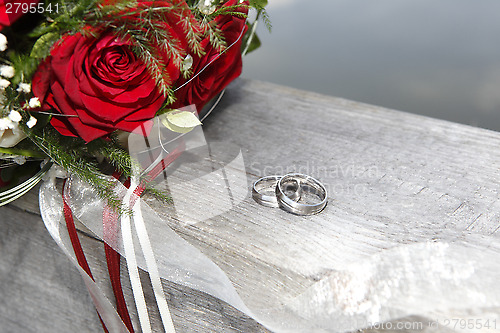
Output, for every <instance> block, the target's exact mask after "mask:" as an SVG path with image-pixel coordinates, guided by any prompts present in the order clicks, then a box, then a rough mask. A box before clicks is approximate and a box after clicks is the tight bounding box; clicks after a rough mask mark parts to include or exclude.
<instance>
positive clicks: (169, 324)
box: [133, 197, 175, 333]
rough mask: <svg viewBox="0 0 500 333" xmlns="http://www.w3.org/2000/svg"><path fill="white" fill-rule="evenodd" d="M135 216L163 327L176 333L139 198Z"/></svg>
mask: <svg viewBox="0 0 500 333" xmlns="http://www.w3.org/2000/svg"><path fill="white" fill-rule="evenodd" d="M133 216H134V225H135V229H136V231H137V236H138V238H139V242H140V244H141V248H142V252H143V254H144V259H145V260H146V266H147V269H148V272H149V277H150V280H151V285H152V286H153V291H154V294H155V298H156V303H157V305H158V310H159V311H160V317H161V320H162V323H163V327H164V329H165V332H166V333H175V328H174V323H173V321H172V317H171V315H170V311H169V309H168V304H167V300H166V299H165V293H164V291H163V287H162V284H161V279H160V273H159V272H158V266H157V264H156V259H155V256H154V253H153V247H152V246H151V241H150V239H149V236H148V232H147V230H146V225H145V224H144V219H143V217H142V212H141V199H140V198H139V197H137V201H136V203H135V204H134V205H133Z"/></svg>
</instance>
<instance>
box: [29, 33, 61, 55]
mask: <svg viewBox="0 0 500 333" xmlns="http://www.w3.org/2000/svg"><path fill="white" fill-rule="evenodd" d="M59 37H60V35H59V34H58V33H55V32H49V33H46V34H45V35H43V36H41V37H40V38H38V39H37V41H36V42H35V45H33V48H32V49H31V54H30V57H32V58H41V59H43V58H46V57H47V56H48V55H49V54H50V49H51V47H52V45H53V44H54V43H55V42H56V41H57V40H58V39H59Z"/></svg>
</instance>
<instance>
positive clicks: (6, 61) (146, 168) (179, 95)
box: [0, 0, 269, 332]
mask: <svg viewBox="0 0 500 333" xmlns="http://www.w3.org/2000/svg"><path fill="white" fill-rule="evenodd" d="M266 4H267V0H247V1H242V0H165V1H163V0H152V1H146V0H66V1H58V0H45V1H39V0H6V1H2V2H1V3H0V206H1V205H5V204H7V203H9V202H12V201H13V200H15V199H17V198H19V197H20V196H22V195H24V194H25V193H26V192H28V191H29V190H30V189H31V188H33V187H34V186H35V185H36V184H37V183H39V182H40V181H41V180H42V178H43V177H44V176H45V178H44V179H45V180H46V182H44V183H43V184H42V186H41V188H40V200H39V201H40V211H41V214H42V218H43V221H44V223H45V226H46V227H47V230H48V231H49V233H50V234H51V236H52V237H53V238H54V240H55V241H56V243H57V244H58V245H59V247H60V248H61V249H62V250H63V252H64V253H65V254H66V255H67V256H68V258H69V259H70V261H71V262H72V263H73V264H74V265H75V267H76V268H77V269H78V271H79V272H80V273H81V275H82V278H83V280H84V282H85V284H86V286H87V288H88V290H89V292H90V294H91V296H92V299H93V301H94V303H95V305H96V309H97V312H98V314H99V317H100V319H101V322H102V326H103V328H104V330H105V331H106V332H133V331H134V325H133V324H132V321H131V319H130V315H129V312H128V307H127V305H126V304H125V300H124V293H123V290H122V287H121V282H120V258H121V257H122V256H124V257H126V259H127V267H128V271H129V275H130V281H131V284H132V288H133V292H134V299H135V303H136V305H137V309H138V316H139V321H140V329H141V331H143V332H148V331H151V327H150V324H149V319H148V313H147V310H146V305H145V304H143V303H141V301H144V296H141V295H142V294H143V293H142V283H141V281H140V279H139V278H138V276H139V275H138V269H139V266H141V264H140V263H139V264H138V263H137V262H136V256H135V252H134V241H136V238H135V237H138V239H139V240H140V242H141V248H142V253H144V255H145V257H146V264H145V265H142V266H141V267H142V268H144V269H146V270H147V271H148V272H149V275H150V277H151V283H152V285H153V287H154V288H155V296H156V300H157V307H158V309H159V310H160V315H161V322H162V323H163V325H164V329H165V331H166V332H174V328H173V324H172V320H171V318H170V315H169V313H168V306H167V303H166V299H165V296H164V294H163V292H162V287H161V284H160V278H161V277H162V278H166V277H168V276H167V274H166V273H165V272H168V271H169V269H170V267H171V266H170V265H165V264H161V263H160V262H157V261H156V260H155V259H154V258H155V255H157V254H158V252H159V250H158V249H160V250H161V249H162V246H173V245H172V244H174V243H175V240H176V238H175V237H174V238H172V240H171V241H167V240H166V239H162V241H161V242H159V243H155V242H154V238H153V239H150V237H149V236H148V234H149V235H151V234H155V232H152V230H153V228H154V227H156V226H157V227H159V228H160V229H161V231H162V232H167V231H168V230H169V229H168V227H167V226H165V225H164V224H163V223H161V222H160V223H157V224H154V221H156V220H157V218H156V217H149V218H148V219H147V220H146V222H145V219H143V218H142V216H143V215H147V214H150V213H149V211H148V210H147V209H146V208H144V207H143V208H142V209H141V208H140V202H141V198H140V196H141V194H142V193H143V192H144V191H147V190H149V191H150V192H151V193H152V194H153V195H156V196H157V197H158V198H160V199H165V198H166V194H164V192H163V191H159V190H156V189H155V188H154V187H153V186H151V185H150V184H151V181H152V180H153V179H155V178H156V177H157V176H158V175H159V174H160V173H161V172H162V171H164V170H165V169H166V167H167V166H168V165H169V164H170V163H172V162H173V161H174V160H176V159H177V158H178V157H179V155H180V154H181V153H183V150H184V142H183V140H182V138H181V137H182V136H183V135H184V134H185V133H187V132H189V131H190V130H191V129H193V128H194V127H196V126H198V125H201V122H200V119H199V118H200V116H199V115H200V113H203V112H205V113H206V114H208V113H210V112H211V110H212V109H213V107H212V109H211V110H210V111H208V112H206V108H204V107H205V106H206V105H207V103H209V102H210V101H211V100H213V99H214V98H215V97H217V96H219V98H220V96H221V93H222V92H223V90H224V88H225V87H226V86H227V85H228V84H229V83H230V82H231V81H232V80H234V79H235V78H236V77H238V76H239V75H240V73H241V69H242V54H245V53H247V52H250V51H252V50H254V49H255V48H257V47H258V46H259V45H260V42H259V40H258V38H257V36H256V35H255V28H256V23H257V21H258V20H259V19H262V20H263V21H264V22H265V23H266V24H269V22H268V19H267V15H266V12H265V8H264V7H265V6H266ZM252 10H253V11H254V13H253V14H255V16H254V20H253V22H249V19H248V16H249V12H251V11H252ZM215 105H216V103H215ZM203 110H205V111H203ZM201 120H202V119H201ZM156 126H158V127H156ZM154 131H156V132H154ZM165 132H167V133H166V134H165ZM151 133H158V135H160V134H161V135H167V136H168V135H171V137H172V135H173V139H171V140H170V141H169V142H173V141H175V142H178V143H179V144H178V145H177V146H176V148H175V149H170V148H169V151H167V149H165V147H164V143H163V141H162V140H159V144H160V145H161V148H162V149H160V150H154V149H146V155H148V156H152V155H154V159H155V161H154V162H153V161H149V163H148V164H147V165H144V164H143V165H141V161H138V159H136V158H135V157H134V156H132V155H133V154H132V155H131V151H132V150H131V149H129V147H128V144H129V142H130V140H129V139H128V137H132V136H134V135H135V136H136V137H140V138H142V141H143V142H146V143H148V142H149V141H148V138H149V137H150V136H151V135H152V134H151ZM179 138H180V139H179ZM167 144H168V142H165V145H167ZM148 148H149V147H148ZM165 153H166V156H165ZM47 173H48V175H46V174H47ZM56 178H63V179H64V180H63V181H62V182H61V181H56ZM118 180H121V182H120V181H118ZM61 183H62V184H61ZM71 184H73V185H71ZM71 188H73V192H71ZM75 188H76V190H75ZM75 202H80V203H81V204H80V205H76V206H75V205H74V203H75ZM78 207H80V208H82V209H84V210H86V209H87V207H90V209H91V210H92V209H93V211H92V212H89V211H87V210H86V211H85V214H79V212H78ZM99 209H100V210H99ZM95 212H97V213H95ZM96 214H97V215H96ZM74 216H76V217H77V218H78V219H79V220H80V221H82V223H84V222H83V221H84V220H86V221H87V224H86V226H87V227H89V228H90V230H92V231H93V232H94V234H95V235H97V236H98V237H100V238H101V239H102V240H103V242H104V245H105V252H106V264H107V266H108V271H109V281H111V285H112V288H113V293H114V300H115V304H114V305H112V304H111V303H112V302H110V300H109V299H108V298H107V297H106V296H105V295H104V294H103V293H102V292H101V291H100V288H99V287H98V286H97V285H96V283H95V281H94V276H93V274H92V272H91V271H90V268H89V265H88V263H87V259H86V257H85V254H84V251H83V249H82V246H81V244H80V241H79V236H78V234H77V231H76V227H75V222H74ZM131 218H133V224H131ZM89 221H92V222H97V223H98V224H99V225H98V226H97V227H96V228H94V229H92V226H91V225H90V224H88V222H89ZM152 223H153V225H152ZM146 224H147V225H148V226H147V227H146ZM63 225H64V227H63ZM132 226H135V228H136V231H135V234H134V236H133V234H132V230H131V228H132ZM167 229H168V230H167ZM103 230H104V233H103ZM157 234H159V232H158V233H157ZM182 249H187V251H188V252H189V251H191V252H190V253H191V254H189V255H187V256H186V258H188V259H189V258H191V259H192V258H193V256H192V250H191V247H190V246H189V245H187V244H184V243H182V244H181V245H180V246H177V248H176V257H175V258H178V257H179V256H181V255H182ZM154 250H155V251H156V252H155V254H154ZM203 260H205V261H206V262H207V265H209V266H210V265H212V266H213V263H211V262H210V261H209V260H208V259H203ZM196 262H200V261H199V260H198V261H196ZM185 265H187V266H186V267H188V268H189V265H190V260H187V259H186V264H185ZM212 266H211V267H212ZM213 267H214V269H215V266H213ZM186 269H187V268H186ZM215 271H216V272H219V269H215ZM203 274H204V275H206V272H204V273H203ZM220 276H222V280H223V281H226V280H224V279H226V278H225V275H220ZM204 278H205V277H204V276H203V277H202V278H200V281H201V280H202V279H204ZM192 280H193V278H192V279H191V281H192ZM200 288H201V287H200ZM221 297H223V296H221ZM136 326H137V325H136Z"/></svg>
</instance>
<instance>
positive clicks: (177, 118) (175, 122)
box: [160, 110, 201, 133]
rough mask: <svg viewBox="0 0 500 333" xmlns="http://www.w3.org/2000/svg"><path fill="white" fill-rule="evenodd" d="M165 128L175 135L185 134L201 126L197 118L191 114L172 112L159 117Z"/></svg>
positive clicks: (179, 111) (178, 111)
mask: <svg viewBox="0 0 500 333" xmlns="http://www.w3.org/2000/svg"><path fill="white" fill-rule="evenodd" d="M160 119H161V122H162V124H163V125H165V127H166V128H168V129H169V130H171V131H172V132H176V133H187V132H189V131H191V130H192V129H193V128H195V127H196V126H199V125H201V122H200V120H199V119H198V117H196V116H195V115H194V113H193V112H189V111H181V110H173V111H169V112H167V113H165V114H163V115H161V116H160Z"/></svg>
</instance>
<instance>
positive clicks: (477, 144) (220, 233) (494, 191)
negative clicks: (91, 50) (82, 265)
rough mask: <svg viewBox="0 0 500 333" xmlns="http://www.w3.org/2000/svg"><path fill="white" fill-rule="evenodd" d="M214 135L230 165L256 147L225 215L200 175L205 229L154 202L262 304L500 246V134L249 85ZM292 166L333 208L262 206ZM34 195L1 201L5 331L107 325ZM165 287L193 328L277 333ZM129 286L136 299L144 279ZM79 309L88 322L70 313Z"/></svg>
mask: <svg viewBox="0 0 500 333" xmlns="http://www.w3.org/2000/svg"><path fill="white" fill-rule="evenodd" d="M204 134H205V136H206V138H207V141H208V142H209V143H213V147H216V144H215V143H216V142H218V145H219V146H217V147H219V148H218V149H215V148H214V149H213V151H212V153H213V155H212V158H214V159H215V160H216V162H217V161H218V162H220V161H224V162H228V161H230V160H231V158H232V157H234V156H236V155H237V153H238V152H239V150H241V151H242V154H243V158H244V162H245V170H233V171H234V174H235V175H238V174H239V175H240V177H242V178H243V179H245V180H246V188H244V189H243V191H244V192H245V193H244V199H243V200H242V201H241V202H238V203H236V204H235V205H233V206H230V207H229V208H228V209H227V210H226V211H224V212H222V213H220V214H219V213H218V214H215V213H214V211H215V210H216V209H215V207H213V206H212V208H210V207H211V206H210V203H209V202H208V203H203V197H202V196H203V193H204V192H206V191H208V187H209V186H210V185H209V184H207V185H206V186H207V187H201V188H200V187H199V185H200V183H198V182H193V183H192V184H191V183H189V181H187V182H186V184H185V191H186V193H189V194H190V195H191V196H196V197H195V198H199V200H198V201H199V202H200V207H203V209H204V213H205V214H206V216H207V217H209V218H207V219H205V220H203V221H201V222H197V223H190V222H192V221H186V220H185V219H183V218H182V217H181V216H180V215H179V212H178V211H176V206H172V205H162V204H159V203H158V202H155V201H153V200H150V199H148V198H147V199H146V201H147V202H148V203H149V204H150V205H152V206H153V208H154V209H155V210H156V211H157V212H158V214H159V215H161V216H162V217H163V218H164V219H165V221H166V222H167V223H168V224H169V226H170V227H172V228H173V229H174V230H175V231H176V232H177V233H178V234H179V235H181V236H182V237H183V238H184V239H186V240H188V241H189V242H190V243H192V244H193V245H195V246H196V247H197V248H199V249H200V250H201V251H202V252H203V253H205V254H206V255H208V256H209V257H210V258H211V259H212V260H213V261H214V262H216V263H217V264H218V265H219V266H220V267H221V268H222V269H223V270H224V271H226V272H227V273H228V276H229V278H230V279H231V280H232V281H233V282H234V284H235V286H236V288H237V290H238V291H239V292H240V293H241V294H242V297H243V299H245V300H246V301H247V302H249V304H250V305H254V306H257V307H258V306H259V305H260V304H264V303H265V304H273V302H276V301H275V300H276V299H277V297H276V296H277V295H280V296H282V295H286V296H289V297H292V298H293V297H295V296H297V295H299V294H300V293H301V292H302V291H303V290H304V289H305V288H307V287H308V286H310V285H312V284H313V283H314V282H316V281H318V280H320V279H321V278H322V277H324V276H326V275H327V274H329V272H330V271H331V270H332V269H335V270H341V269H343V268H344V267H346V266H348V265H349V264H350V263H352V262H356V261H360V260H364V259H366V258H368V257H369V256H372V255H375V254H378V253H380V252H381V251H383V250H385V249H390V248H394V247H396V246H400V245H402V244H412V243H417V242H428V241H444V242H455V241H458V240H463V239H467V241H468V242H471V243H473V244H475V245H477V246H478V247H488V248H490V249H493V250H495V251H498V252H500V243H499V242H493V243H488V244H484V241H483V238H484V237H489V238H491V237H493V238H494V239H498V238H499V236H498V235H499V229H500V195H499V192H498V191H499V188H500V150H498V147H499V146H500V133H497V132H493V131H488V130H484V129H479V128H474V127H469V126H464V125H459V124H454V123H450V122H446V121H441V120H436V119H431V118H426V117H422V116H417V115H411V114H407V113H403V112H398V111H392V110H387V109H384V108H380V107H375V106H371V105H366V104H361V103H356V102H352V101H347V100H344V99H339V98H334V97H328V96H323V95H318V94H314V93H309V92H304V91H298V90H294V89H290V88H286V87H282V86H276V85H272V84H268V83H263V82H259V81H248V80H237V81H236V82H234V83H233V84H232V85H231V86H230V88H229V89H228V90H227V92H226V95H225V96H224V98H223V100H222V102H221V104H220V105H219V106H218V108H217V109H216V111H215V112H214V113H213V114H212V115H211V116H210V117H209V118H208V119H207V120H206V121H205V124H204ZM221 147H222V148H221ZM235 147H236V148H237V149H236V150H235V149H234V148H235ZM214 156H215V157H214ZM196 166H197V164H196V163H195V164H193V166H192V168H193V169H196ZM188 169H189V167H188ZM195 171H196V170H192V172H193V173H194V172H195ZM292 171H298V172H302V173H306V174H309V175H311V176H313V177H315V178H317V179H319V180H321V181H322V182H323V183H324V184H325V185H326V187H327V189H328V191H329V194H330V200H329V203H328V206H327V208H326V209H325V210H324V211H323V212H322V213H320V214H318V215H315V216H311V217H300V216H294V215H291V214H287V213H286V212H284V211H282V210H279V209H270V208H266V207H263V206H260V205H258V204H257V203H255V202H254V201H253V200H252V198H251V195H250V192H249V188H250V185H251V183H252V182H253V181H255V180H256V179H257V178H259V177H260V176H264V175H271V174H283V173H285V172H292ZM178 177H180V179H181V178H182V175H178ZM186 177H187V176H186ZM190 177H191V178H192V175H190ZM186 180H188V179H186ZM239 190H241V189H239ZM30 195H31V197H28V196H26V197H25V198H22V199H21V200H19V201H17V202H15V203H14V204H12V205H11V206H10V207H2V208H1V212H2V216H5V217H3V218H2V222H1V223H2V230H4V232H2V234H1V236H0V241H1V243H0V248H1V253H2V256H1V258H0V269H1V272H2V286H1V290H2V299H10V300H11V302H9V303H7V302H3V303H2V306H1V308H2V310H1V311H0V325H1V326H2V327H7V328H8V329H7V330H6V332H10V331H12V332H16V331H20V330H21V331H27V332H30V331H33V332H34V331H37V332H44V331H47V332H48V331H50V332H67V331H68V329H67V328H68V327H71V326H72V325H73V326H72V327H73V328H76V327H78V328H81V327H84V326H82V325H85V327H88V328H89V329H88V331H89V332H91V331H95V330H98V329H99V322H98V320H97V319H96V318H97V317H96V315H95V311H94V310H93V308H92V305H91V302H90V298H89V297H88V296H86V294H85V290H84V286H83V284H82V283H81V281H80V280H79V277H78V274H77V273H76V271H74V270H73V269H72V268H71V267H70V265H69V262H68V261H67V260H66V259H64V257H63V255H62V253H61V252H60V251H59V250H58V248H57V246H56V245H55V243H53V242H51V240H50V237H48V234H47V233H46V232H45V230H44V228H43V225H42V222H41V220H40V218H39V217H37V216H36V215H33V214H28V213H24V214H22V213H21V212H20V211H19V208H22V209H26V210H27V211H31V212H35V213H36V211H37V206H36V204H35V203H36V193H35V192H34V191H32V192H30ZM174 203H175V197H174ZM15 207H18V208H15ZM195 213H197V212H195ZM212 213H213V214H212ZM212 215H214V216H212ZM26 244H30V245H29V246H25V245H26ZM84 247H85V248H86V249H89V250H87V252H86V253H89V255H90V257H91V258H92V260H91V261H92V262H93V264H92V265H93V269H95V270H96V271H98V272H99V271H100V272H99V273H98V274H96V275H98V276H103V280H105V279H104V277H105V276H106V274H105V272H104V271H103V269H105V268H104V265H103V261H104V259H103V254H102V252H103V251H102V248H101V244H100V242H99V241H97V240H95V239H93V238H90V237H86V238H85V241H84ZM41 254H47V258H49V259H47V258H46V257H45V256H42V255H41ZM40 262H43V264H41V263H40ZM39 265H40V267H39ZM14 273H15V274H20V275H21V276H22V277H23V281H24V280H27V279H28V278H29V277H33V281H32V282H31V284H32V285H33V288H35V287H36V286H39V288H35V289H38V290H36V291H33V292H31V291H28V292H25V291H24V290H21V289H19V288H20V287H19V284H18V283H19V282H18V281H16V280H15V279H14V276H15V275H14ZM100 273H102V274H100ZM4 281H7V282H4ZM124 281H126V279H124ZM143 281H144V280H143ZM164 287H165V290H166V292H167V294H168V295H169V300H170V302H171V304H172V309H173V310H172V312H173V315H174V322H175V324H176V328H178V329H179V331H180V332H259V331H265V329H264V328H262V327H261V326H260V325H258V324H257V323H255V322H253V321H252V320H250V319H248V318H247V317H246V316H244V315H242V314H241V313H239V312H238V311H237V310H234V309H233V308H232V307H230V306H228V305H226V304H224V303H223V302H220V301H218V300H216V299H214V298H213V297H210V296H208V295H205V294H200V293H197V292H195V291H193V290H189V289H188V288H186V287H182V286H178V285H174V284H172V283H169V282H166V281H165V282H164ZM125 288H126V291H127V297H128V300H129V304H132V303H130V302H131V299H130V287H129V286H128V285H127V286H126V287H125ZM262 290H265V291H266V292H262ZM47 294H50V295H51V296H50V297H48V298H46V295H47ZM42 299H43V300H44V301H42ZM68 299H71V300H72V301H71V302H69V303H71V305H68ZM9 304H16V306H15V307H11V306H10V305H9ZM273 305H275V306H279V303H278V304H273ZM49 308H50V309H56V310H53V311H67V312H66V313H68V315H67V316H65V318H61V319H57V318H59V317H50V314H46V315H41V314H38V313H36V314H35V315H32V316H31V317H33V316H37V318H40V319H37V320H32V319H31V318H30V321H26V320H27V319H26V318H25V317H23V315H24V313H25V311H27V312H28V313H30V311H35V312H36V311H39V312H40V313H44V314H45V312H47V311H49V310H50V309H49ZM44 311H45V312H44ZM70 312H71V313H74V314H75V316H76V317H78V319H76V320H74V321H73V320H72V319H70V315H69V313H70ZM44 318H50V319H48V320H46V322H44ZM134 319H135V321H136V322H137V320H136V318H134ZM58 320H61V323H60V324H59V323H58V322H57V321H58ZM88 321H91V322H92V323H89V322H88ZM157 324H158V323H156V322H155V325H157ZM59 326H60V327H61V328H59ZM2 331H3V330H2ZM84 331H85V330H84Z"/></svg>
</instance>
